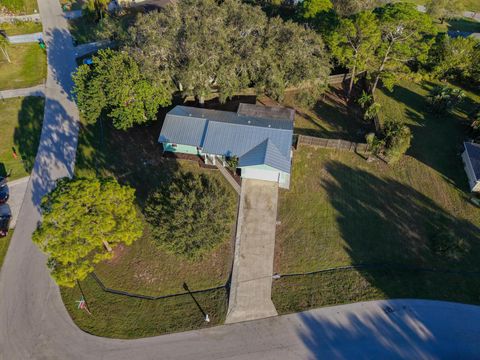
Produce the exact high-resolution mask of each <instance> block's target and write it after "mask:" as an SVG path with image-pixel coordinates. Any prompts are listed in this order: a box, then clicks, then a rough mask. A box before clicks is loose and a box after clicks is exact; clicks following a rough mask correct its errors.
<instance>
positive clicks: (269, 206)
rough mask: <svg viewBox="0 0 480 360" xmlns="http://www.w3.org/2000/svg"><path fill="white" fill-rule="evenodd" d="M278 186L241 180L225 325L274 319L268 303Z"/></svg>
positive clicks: (274, 311) (266, 182)
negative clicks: (271, 317)
mask: <svg viewBox="0 0 480 360" xmlns="http://www.w3.org/2000/svg"><path fill="white" fill-rule="evenodd" d="M277 200H278V184H277V183H274V182H271V181H261V180H251V179H243V181H242V189H241V193H240V209H239V213H238V224H237V236H236V244H235V259H234V265H233V272H232V281H231V289H230V299H229V308H228V313H227V319H226V323H234V322H239V321H246V320H253V319H260V318H265V317H270V316H275V315H277V311H276V310H275V306H274V305H273V303H272V300H271V293H272V272H273V256H274V250H275V226H276V219H277Z"/></svg>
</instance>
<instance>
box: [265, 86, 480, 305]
mask: <svg viewBox="0 0 480 360" xmlns="http://www.w3.org/2000/svg"><path fill="white" fill-rule="evenodd" d="M430 86H431V84H424V85H417V84H412V83H406V82H404V83H401V85H400V86H398V87H396V89H395V92H394V93H392V94H390V93H387V92H384V93H381V94H379V96H378V99H377V100H378V101H379V102H381V103H382V105H383V107H382V110H383V112H382V114H383V116H384V117H386V116H388V117H395V118H397V119H401V120H403V121H405V122H407V123H409V124H410V125H411V126H412V130H413V135H414V139H413V142H412V147H411V149H410V150H409V152H408V156H405V157H404V158H403V159H402V160H400V161H399V163H397V164H395V165H393V166H388V165H386V164H385V163H383V162H381V161H380V160H377V161H374V162H367V161H365V159H364V158H362V157H361V156H359V155H356V154H354V153H349V152H339V151H330V150H322V149H313V148H308V147H302V148H300V149H299V150H297V151H296V152H295V154H294V165H293V174H292V188H291V189H290V191H282V192H281V195H280V202H279V215H278V216H279V220H280V221H281V225H280V226H279V227H278V229H277V245H276V260H275V271H276V272H278V273H292V272H308V271H314V270H319V269H326V268H331V267H338V266H345V265H351V264H379V263H382V264H385V263H386V264H397V265H399V266H408V267H416V268H418V267H421V268H437V269H456V270H461V271H480V264H479V263H478V258H479V256H480V231H479V228H478V226H480V209H479V208H477V207H476V206H474V205H473V204H471V203H470V202H469V196H470V195H469V194H468V193H466V192H465V190H466V189H467V178H466V175H465V173H464V171H463V166H462V161H461V158H460V151H461V143H462V141H463V139H464V138H465V137H466V136H467V134H468V125H467V124H466V122H465V112H466V111H467V110H468V108H471V106H472V101H473V100H475V99H476V100H477V101H478V97H476V96H475V95H473V94H471V93H469V99H468V100H467V101H466V102H465V104H464V105H463V106H462V107H461V108H460V109H459V110H458V111H457V112H455V113H454V114H452V115H448V116H443V117H442V116H438V115H432V114H430V113H428V112H426V103H425V98H424V96H425V94H427V93H428V89H429V88H430ZM458 240H461V241H458ZM446 248H447V249H449V250H445V249H446ZM392 297H423V298H437V299H444V300H453V301H462V302H469V303H480V277H479V276H476V277H472V276H460V275H458V274H457V275H453V274H450V275H446V274H436V273H417V272H412V271H399V270H398V269H397V270H395V271H393V270H390V271H385V270H382V269H375V270H374V269H372V270H367V269H364V270H362V271H352V270H350V271H340V272H331V273H322V274H318V275H312V276H306V277H293V278H283V279H281V280H279V281H276V282H275V284H274V289H273V299H274V302H275V304H276V306H277V310H279V311H280V312H290V311H298V310H301V309H306V308H310V307H315V306H323V305H331V304H338V303H348V302H353V301H360V300H370V299H379V298H392Z"/></svg>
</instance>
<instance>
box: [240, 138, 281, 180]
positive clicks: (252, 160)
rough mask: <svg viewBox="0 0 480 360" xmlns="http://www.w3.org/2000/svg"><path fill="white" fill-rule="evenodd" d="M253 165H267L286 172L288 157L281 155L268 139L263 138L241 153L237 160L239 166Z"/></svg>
mask: <svg viewBox="0 0 480 360" xmlns="http://www.w3.org/2000/svg"><path fill="white" fill-rule="evenodd" d="M255 165H268V166H271V167H273V168H275V169H278V170H281V171H284V172H287V173H289V172H290V160H289V158H286V157H285V156H283V155H282V154H281V153H280V150H278V148H277V147H276V146H275V144H274V143H273V142H272V141H270V139H266V140H264V141H263V142H261V143H260V144H258V145H257V146H255V147H254V148H253V149H251V150H250V151H249V152H247V153H245V154H244V155H242V156H241V157H240V159H239V162H238V166H239V167H246V166H255Z"/></svg>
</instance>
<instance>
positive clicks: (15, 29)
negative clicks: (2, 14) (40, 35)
mask: <svg viewBox="0 0 480 360" xmlns="http://www.w3.org/2000/svg"><path fill="white" fill-rule="evenodd" d="M0 29H1V30H4V31H6V32H7V35H8V36H13V35H23V34H34V33H37V32H42V23H40V22H35V21H18V22H14V23H2V24H0Z"/></svg>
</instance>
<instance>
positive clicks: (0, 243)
mask: <svg viewBox="0 0 480 360" xmlns="http://www.w3.org/2000/svg"><path fill="white" fill-rule="evenodd" d="M12 236H13V230H11V231H9V232H8V235H7V236H6V237H4V238H0V271H2V264H3V260H4V259H5V255H7V250H8V245H10V239H11V238H12Z"/></svg>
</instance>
